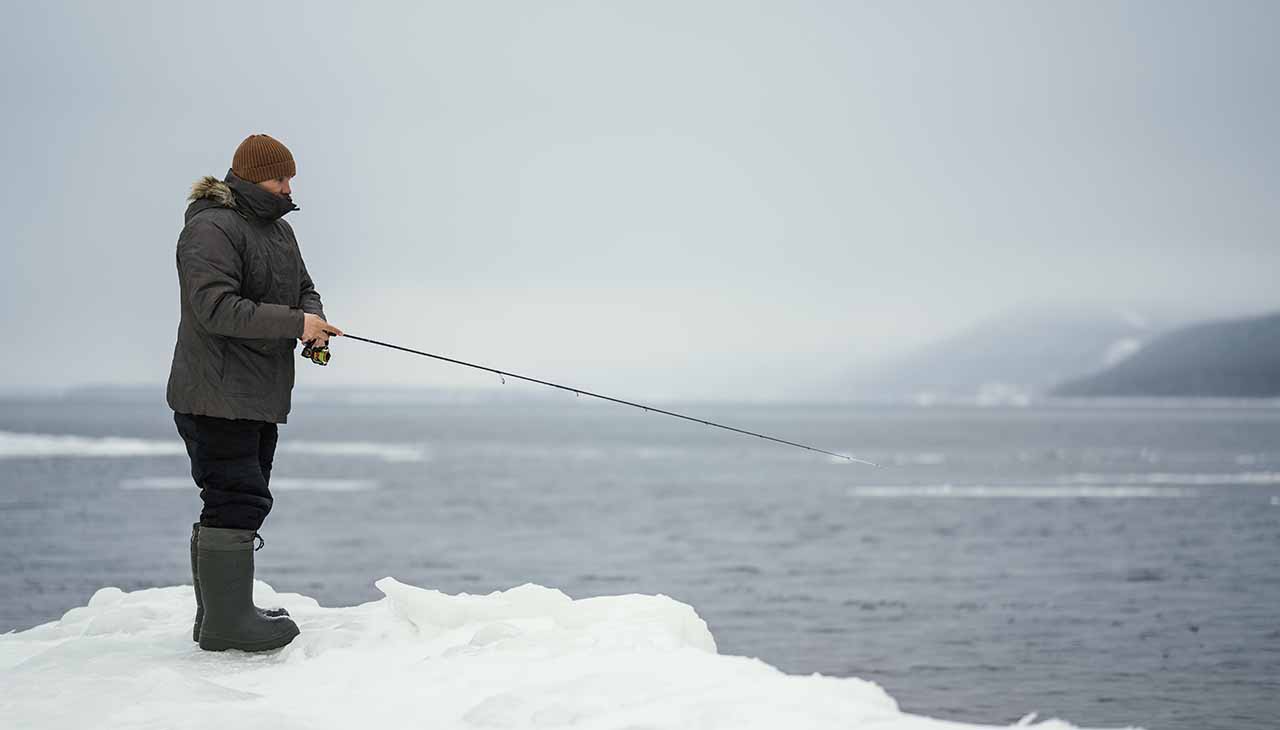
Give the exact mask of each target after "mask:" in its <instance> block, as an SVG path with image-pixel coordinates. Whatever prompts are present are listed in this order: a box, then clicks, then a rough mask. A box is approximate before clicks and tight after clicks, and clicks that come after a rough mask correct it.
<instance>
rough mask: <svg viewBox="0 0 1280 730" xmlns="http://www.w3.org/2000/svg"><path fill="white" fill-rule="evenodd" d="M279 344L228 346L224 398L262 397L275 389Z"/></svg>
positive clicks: (235, 343) (254, 342)
mask: <svg viewBox="0 0 1280 730" xmlns="http://www.w3.org/2000/svg"><path fill="white" fill-rule="evenodd" d="M280 342H281V340H232V341H228V342H227V346H226V358H225V365H224V367H223V373H222V389H223V390H224V391H225V392H226V394H227V395H236V396H254V397H258V398H261V397H265V396H268V395H269V394H271V392H272V391H273V390H274V388H275V382H276V379H277V378H276V370H277V369H278V368H277V363H278V362H279V359H280V355H279V354H278V352H279V350H280V349H281V348H280V345H279V344H278V343H280Z"/></svg>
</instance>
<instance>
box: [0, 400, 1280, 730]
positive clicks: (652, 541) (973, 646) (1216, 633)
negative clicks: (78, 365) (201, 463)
mask: <svg viewBox="0 0 1280 730" xmlns="http://www.w3.org/2000/svg"><path fill="white" fill-rule="evenodd" d="M673 407H675V408H676V409H677V410H681V409H682V410H685V411H689V412H693V413H696V414H697V415H700V416H703V417H706V418H711V419H723V420H724V421H727V422H729V423H732V424H735V425H739V426H741V427H744V428H749V429H757V430H762V431H765V432H768V433H776V434H779V435H782V436H784V437H786V438H789V439H795V440H800V441H811V442H813V443H815V444H817V445H819V446H823V447H825V448H831V449H834V450H848V451H851V452H853V453H856V454H858V455H859V456H863V457H866V458H869V459H872V460H874V461H878V462H881V463H883V464H885V467H884V468H881V469H873V468H870V467H863V466H857V465H850V464H844V463H837V462H835V461H834V460H832V459H829V458H827V457H823V456H819V455H815V454H812V453H807V452H803V451H799V450H794V449H789V448H785V447H781V446H777V445H774V444H769V443H766V442H762V441H757V440H754V439H748V438H745V437H741V436H735V435H732V434H728V433H724V432H720V431H716V430H713V429H709V428H706V427H702V426H697V425H694V424H689V423H686V422H681V421H676V420H672V419H667V418H662V417H658V416H654V415H652V414H645V413H642V412H640V411H635V410H632V409H624V408H621V407H618V406H615V405H611V404H603V403H597V402H589V401H587V400H586V399H573V398H566V399H561V400H548V401H532V400H531V401H527V402H526V401H512V402H503V403H497V402H488V403H453V404H438V403H437V404H429V403H428V404H394V403H387V404H367V405H328V404H321V403H305V402H304V403H299V404H296V405H295V409H294V413H293V415H292V416H291V422H290V423H289V424H288V425H286V426H284V427H282V429H281V445H282V451H281V453H280V454H279V455H278V456H277V460H276V471H275V474H274V476H273V480H275V481H276V482H278V483H279V484H281V486H278V487H277V488H276V489H275V490H274V491H275V493H276V503H275V509H274V511H273V512H272V514H271V516H270V517H269V518H268V520H267V523H266V525H265V526H264V528H263V530H262V533H263V535H264V537H265V539H266V541H267V544H266V547H265V549H264V550H262V551H260V552H259V553H257V556H258V575H259V577H260V578H262V579H264V580H266V581H267V582H269V583H271V584H272V585H273V586H274V587H275V588H276V589H277V590H282V591H297V592H301V593H305V594H308V595H311V596H314V597H315V598H317V599H318V600H319V601H320V602H321V603H322V604H324V605H350V604H354V603H358V602H363V601H368V600H375V599H377V598H379V597H380V594H379V593H378V591H377V590H376V589H375V588H374V587H373V582H374V580H376V579H378V578H381V577H383V576H385V575H392V576H395V577H396V578H398V579H400V580H402V581H405V582H408V583H413V584H416V585H420V586H427V587H432V588H437V589H440V590H443V591H446V592H450V593H453V592H468V593H486V592H489V591H492V590H499V589H506V588H509V587H511V586H514V585H518V584H520V583H524V582H535V583H540V584H542V585H547V586H553V587H556V588H560V589H562V590H564V591H565V592H567V593H568V594H569V595H571V596H574V597H585V596H592V595H601V594H618V593H631V592H639V593H665V594H667V595H670V596H672V597H674V598H676V599H678V600H680V601H683V602H686V603H689V604H691V605H692V606H694V607H695V609H696V610H697V611H698V613H699V614H700V615H701V616H702V617H703V618H704V619H705V620H706V621H707V623H708V625H709V626H710V628H711V631H712V633H713V634H714V635H715V637H716V640H717V642H718V644H719V647H720V651H721V652H723V653H729V654H740V655H747V656H757V657H760V658H761V659H763V660H765V661H767V662H769V663H770V664H773V665H775V666H777V667H779V668H781V669H783V670H785V671H787V672H791V673H810V672H820V673H823V674H830V675H838V676H850V675H852V676H859V677H863V678H867V679H871V680H873V681H876V682H878V683H879V684H881V685H882V686H884V687H885V689H886V690H887V691H888V692H889V693H890V694H891V695H893V696H894V697H895V698H896V699H897V700H898V701H899V703H900V704H901V706H902V707H903V709H904V710H906V711H910V712H917V713H922V714H926V715H931V716H936V717H943V718H950V719H956V720H966V721H974V722H991V723H1010V722H1013V721H1016V720H1017V719H1019V718H1021V717H1022V716H1023V715H1025V714H1027V713H1030V712H1038V713H1040V716H1041V717H1042V718H1044V717H1050V716H1057V717H1062V718H1064V719H1067V720H1069V721H1071V722H1073V723H1075V724H1079V725H1142V726H1145V727H1148V728H1195V729H1197V730H1199V729H1201V728H1213V727H1231V728H1274V727H1276V718H1277V717H1280V699H1277V698H1278V697H1280V609H1278V608H1277V606H1280V408H1276V407H1232V406H1212V407H1203V406H1201V407H1188V406H1178V405H1176V404H1147V405H1132V404H1131V405H1128V406H1124V407H1100V406H1079V405H1076V406H1072V405H1064V404H1058V405H1041V406H1033V407H1028V408H978V407H945V408H943V407H934V408H921V407H909V406H848V405H840V406H835V405H832V406H815V405H789V406H788V405H768V406H763V405H724V404H696V403H690V404H679V405H676V406H673ZM0 431H3V432H17V433H28V434H30V433H35V434H77V435H81V436H86V437H107V436H113V437H130V438H137V439H147V440H152V441H153V442H155V443H154V444H152V445H153V446H155V445H156V444H158V445H159V448H160V450H162V451H163V450H164V449H166V448H172V449H180V442H178V440H177V436H176V433H175V432H174V428H173V423H172V420H171V414H170V413H169V412H168V411H167V410H166V409H165V407H164V405H163V402H161V401H159V400H155V401H148V402H116V403H105V402H104V403H85V402H72V401H27V402H23V401H14V400H11V401H4V402H0ZM6 438H7V439H9V443H10V444H11V445H12V443H13V437H12V435H11V434H10V435H8V436H6V435H4V434H0V444H3V443H5V439H6ZM335 441H336V442H346V443H348V444H350V443H351V442H359V443H361V444H384V445H385V444H392V445H399V446H398V447H397V448H395V449H392V450H385V449H384V450H378V449H373V450H372V452H370V453H361V450H362V449H364V450H365V451H369V449H370V448H371V447H368V446H353V445H348V447H347V453H344V454H336V455H325V454H317V453H313V452H311V451H307V450H306V445H307V444H311V443H314V442H335ZM91 443H96V444H99V446H100V447H101V449H102V450H104V451H106V452H113V450H116V451H118V450H119V449H117V446H111V445H107V446H101V442H91ZM290 444H292V445H294V450H286V449H287V447H288V446H289V445H290ZM299 445H302V446H301V447H299ZM23 448H26V447H23ZM60 448H61V449H62V450H63V451H75V450H76V449H78V448H79V447H78V446H75V445H72V446H70V447H68V446H66V445H65V444H63V445H62V446H61V447H60ZM95 448H97V447H95ZM121 448H123V450H124V451H126V452H127V451H129V449H130V448H131V447H121ZM299 448H301V450H298V449H299ZM55 450H56V449H55ZM18 451H20V452H21V451H22V449H18ZM186 475H187V463H186V460H185V457H184V456H182V455H180V454H166V453H160V454H152V455H134V456H124V455H119V454H116V455H102V456H95V457H87V456H83V455H82V456H78V457H72V456H67V455H53V456H49V455H46V456H36V455H33V454H28V455H25V456H22V455H14V454H10V455H9V456H7V457H6V456H3V455H0V631H4V630H10V629H25V628H28V627H30V626H33V625H35V624H38V623H42V622H45V621H49V620H53V619H56V618H58V617H59V616H60V615H61V614H62V613H63V612H64V611H66V610H67V609H69V608H72V607H73V606H78V605H82V604H84V603H85V602H86V601H87V599H88V598H89V596H90V595H92V593H93V592H94V590H96V589H97V588H99V587H101V586H104V585H115V586H119V587H121V588H124V589H126V590H132V589H137V588H143V587H149V586H159V585H173V584H182V583H190V572H189V565H188V563H187V560H188V555H187V538H188V536H189V531H190V526H191V522H192V521H193V520H194V519H195V518H196V517H197V516H198V512H199V506H200V505H199V497H198V493H197V490H196V488H195V487H194V486H188V485H187V484H186V483H185V482H184V479H186V478H187V477H186ZM288 479H300V480H302V481H301V482H300V483H299V482H293V483H292V484H291V483H290V482H288V481H281V480H288ZM308 486H309V487H312V488H311V489H307V488H302V487H308Z"/></svg>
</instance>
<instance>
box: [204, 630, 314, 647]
mask: <svg viewBox="0 0 1280 730" xmlns="http://www.w3.org/2000/svg"><path fill="white" fill-rule="evenodd" d="M300 633H302V632H301V631H300V630H298V627H296V626H294V627H293V628H290V629H289V630H288V631H286V632H284V633H283V634H280V635H279V636H273V637H271V638H270V639H262V640H261V641H237V640H236V639H224V638H221V637H218V636H209V635H201V636H200V648H201V649H204V650H205V651H226V650H227V649H239V650H240V651H270V650H271V649H279V648H280V647H282V646H285V645H286V644H288V643H289V642H291V641H293V640H294V639H295V638H296V637H297V636H298V634H300Z"/></svg>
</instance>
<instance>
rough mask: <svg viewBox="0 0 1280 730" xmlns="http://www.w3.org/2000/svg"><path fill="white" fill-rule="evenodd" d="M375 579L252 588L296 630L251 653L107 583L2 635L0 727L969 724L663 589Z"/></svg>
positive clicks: (185, 611)
mask: <svg viewBox="0 0 1280 730" xmlns="http://www.w3.org/2000/svg"><path fill="white" fill-rule="evenodd" d="M376 585H377V587H378V588H379V589H380V590H381V591H382V593H383V594H384V598H382V599H380V600H377V601H372V602H369V603H365V604H362V605H359V606H352V607H347V608H324V607H321V606H320V605H319V604H318V603H317V602H316V601H315V600H314V599H311V598H308V597H306V596H302V595H298V594H295V593H276V592H275V591H274V590H272V589H271V587H270V586H268V585H267V584H266V583H263V582H261V581H258V582H256V583H255V585H254V589H255V594H256V601H257V603H258V605H260V606H268V605H270V606H285V607H286V608H288V609H289V612H290V613H291V614H292V616H293V617H294V619H295V620H296V621H297V622H298V625H299V626H300V627H301V629H302V634H301V636H299V637H298V638H297V639H295V640H294V641H293V643H292V644H290V645H289V646H287V647H285V648H283V649H281V650H278V651H274V652H265V653H261V654H247V653H243V652H238V651H228V652H202V651H200V649H199V648H198V647H196V645H195V644H194V643H193V642H192V641H191V620H192V615H193V613H194V596H193V595H192V590H191V586H173V587H167V588H152V589H147V590H139V591H135V592H132V593H126V592H124V591H121V590H120V589H118V588H103V589H101V590H99V591H98V592H97V593H95V594H94V595H93V597H92V598H91V599H90V600H89V604H88V605H87V606H83V607H80V608H74V609H72V610H70V611H68V612H67V613H66V614H65V615H64V616H63V617H62V618H61V619H60V620H58V621H53V622H50V623H47V624H44V625H41V626H37V627H35V628H33V629H30V630H28V631H23V632H19V633H10V634H5V635H0V717H3V718H4V722H3V724H4V726H6V727H41V728H53V729H57V728H76V729H77V730H79V729H80V728H84V727H95V728H175V727H182V728H194V729H197V730H199V729H201V728H210V729H214V728H216V729H217V730H225V729H226V728H227V727H243V728H259V727H261V728H266V727H270V728H273V730H294V729H296V730H324V729H325V728H343V729H344V730H345V729H347V728H353V727H361V728H379V729H382V728H441V729H446V728H558V727H567V726H573V727H575V728H585V729H594V728H600V729H604V728H616V729H619V730H621V729H624V728H628V729H631V730H641V729H642V728H643V729H647V730H657V729H659V728H673V729H674V728H725V729H726V730H728V729H732V730H750V729H752V728H788V729H796V730H800V729H803V728H837V727H838V728H856V727H863V726H874V727H875V728H877V730H942V729H944V728H950V729H951V730H956V729H958V728H974V727H978V726H974V725H960V724H956V723H950V722H945V721H941V720H933V719H929V718H924V717H918V716H912V715H907V714H904V713H901V712H900V711H899V710H898V706H897V703H895V702H894V701H893V699H892V698H890V697H889V696H888V695H887V694H885V692H884V691H883V690H881V689H880V687H878V686H877V685H875V684H873V683H871V682H866V681H863V680H860V679H852V678H846V679H840V678H832V677H824V676H820V675H816V674H815V675H812V676H792V675H787V674H783V673H782V672H780V671H778V670H777V669H775V668H773V667H771V666H769V665H768V664H765V663H764V662H762V661H759V660H758V659H749V658H745V657H736V656H724V655H720V654H717V653H716V644H715V640H714V639H713V638H712V636H711V632H710V631H708V629H707V625H706V623H705V622H704V621H703V620H702V619H701V618H699V617H698V615H697V613H695V612H694V610H693V608H691V607H690V606H688V605H685V604H683V603H680V602H678V601H675V600H673V599H671V598H668V597H666V596H662V595H658V596H646V595H624V596H603V597H598V598H586V599H580V600H573V599H571V598H570V597H569V596H567V595H565V594H564V593H562V592H560V591H558V590H554V589H551V588H544V587H542V586H538V585H533V584H525V585H522V586H519V587H516V588H512V589H510V590H507V591H498V592H494V593H490V594H488V595H484V596H479V595H467V594H459V595H447V594H444V593H440V592H438V591H434V590H427V589H423V588H417V587H414V586H411V585H405V584H403V583H400V582H398V581H396V580H395V579H394V578H383V579H382V580H380V581H378V582H377V584H376ZM1020 725H1030V720H1027V721H1024V723H1020ZM1034 727H1037V728H1042V729H1043V730H1050V729H1053V730H1061V729H1064V728H1069V727H1070V726H1069V725H1066V724H1064V723H1061V722H1059V721H1056V720H1051V721H1049V722H1045V723H1041V724H1038V725H1035V726H1034Z"/></svg>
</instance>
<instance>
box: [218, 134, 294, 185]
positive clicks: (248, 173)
mask: <svg viewBox="0 0 1280 730" xmlns="http://www.w3.org/2000/svg"><path fill="white" fill-rule="evenodd" d="M231 171H232V172H234V173H235V174H236V177H239V178H241V179H244V180H248V181H249V182H253V183H260V182H262V181H263V180H270V179H272V178H277V177H292V176H294V175H296V174H298V170H297V168H296V167H295V166H294V164H293V155H292V154H290V153H289V148H288V147H285V146H284V145H283V144H281V143H280V140H277V139H275V138H274V137H272V136H270V135H267V134H251V135H249V136H248V137H245V138H244V141H243V142H241V143H240V146H239V147H237V148H236V154H235V157H232V158H231Z"/></svg>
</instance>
